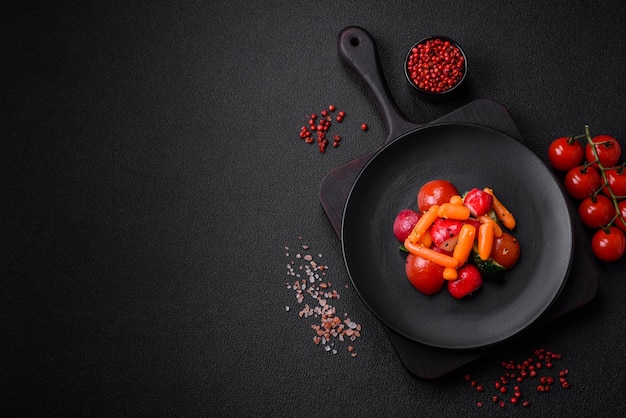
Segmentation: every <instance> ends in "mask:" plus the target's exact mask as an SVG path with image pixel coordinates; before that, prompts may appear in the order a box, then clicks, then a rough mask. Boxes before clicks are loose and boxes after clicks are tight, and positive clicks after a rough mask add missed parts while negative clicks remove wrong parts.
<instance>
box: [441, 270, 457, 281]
mask: <svg viewBox="0 0 626 418" xmlns="http://www.w3.org/2000/svg"><path fill="white" fill-rule="evenodd" d="M443 278H444V279H446V280H456V279H458V278H459V271H458V270H457V269H455V268H452V267H446V268H445V269H443Z"/></svg>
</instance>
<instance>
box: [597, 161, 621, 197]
mask: <svg viewBox="0 0 626 418" xmlns="http://www.w3.org/2000/svg"><path fill="white" fill-rule="evenodd" d="M604 175H605V176H606V180H607V185H608V186H609V187H610V188H611V190H612V191H613V194H614V195H615V196H616V197H621V198H626V171H624V170H618V169H615V168H609V169H608V170H605V171H604ZM602 193H604V194H605V195H607V196H609V197H611V194H610V193H609V189H608V188H607V187H604V188H603V189H602Z"/></svg>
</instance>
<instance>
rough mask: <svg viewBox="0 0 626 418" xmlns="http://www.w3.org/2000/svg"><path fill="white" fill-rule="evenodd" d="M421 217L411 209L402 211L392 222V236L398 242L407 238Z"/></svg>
mask: <svg viewBox="0 0 626 418" xmlns="http://www.w3.org/2000/svg"><path fill="white" fill-rule="evenodd" d="M421 217H422V215H421V214H420V213H418V212H416V211H414V210H413V209H402V210H401V211H400V212H398V214H397V215H396V219H394V221H393V235H394V236H395V237H396V239H397V240H398V241H400V242H404V240H405V239H406V238H407V237H408V236H409V234H410V233H411V231H413V228H414V227H415V224H416V223H417V221H419V219H420V218H421Z"/></svg>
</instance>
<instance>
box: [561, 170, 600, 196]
mask: <svg viewBox="0 0 626 418" xmlns="http://www.w3.org/2000/svg"><path fill="white" fill-rule="evenodd" d="M601 184H602V178H601V177H600V173H598V170H596V169H595V168H593V167H591V166H584V165H581V166H578V167H574V168H572V169H571V170H570V171H568V172H567V174H566V175H565V189H566V190H567V192H568V193H569V194H570V196H572V197H573V198H575V199H579V200H582V199H584V198H586V197H588V196H591V195H592V194H593V193H594V192H595V191H596V190H598V189H599V188H600V185H601Z"/></svg>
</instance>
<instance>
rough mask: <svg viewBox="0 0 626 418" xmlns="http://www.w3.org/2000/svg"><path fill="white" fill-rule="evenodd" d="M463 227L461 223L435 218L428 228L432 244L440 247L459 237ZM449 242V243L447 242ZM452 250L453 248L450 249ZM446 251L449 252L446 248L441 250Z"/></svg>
mask: <svg viewBox="0 0 626 418" xmlns="http://www.w3.org/2000/svg"><path fill="white" fill-rule="evenodd" d="M462 227H463V221H457V220H455V219H443V218H437V219H436V220H435V222H434V223H433V226H432V227H431V228H430V236H431V237H432V239H433V244H435V245H437V246H440V245H441V244H443V243H444V242H446V241H448V240H450V239H451V238H454V237H456V236H457V235H459V232H460V231H461V228H462ZM448 242H450V241H448ZM452 248H453V249H454V247H452ZM442 249H444V250H446V251H451V250H449V249H447V248H442Z"/></svg>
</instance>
